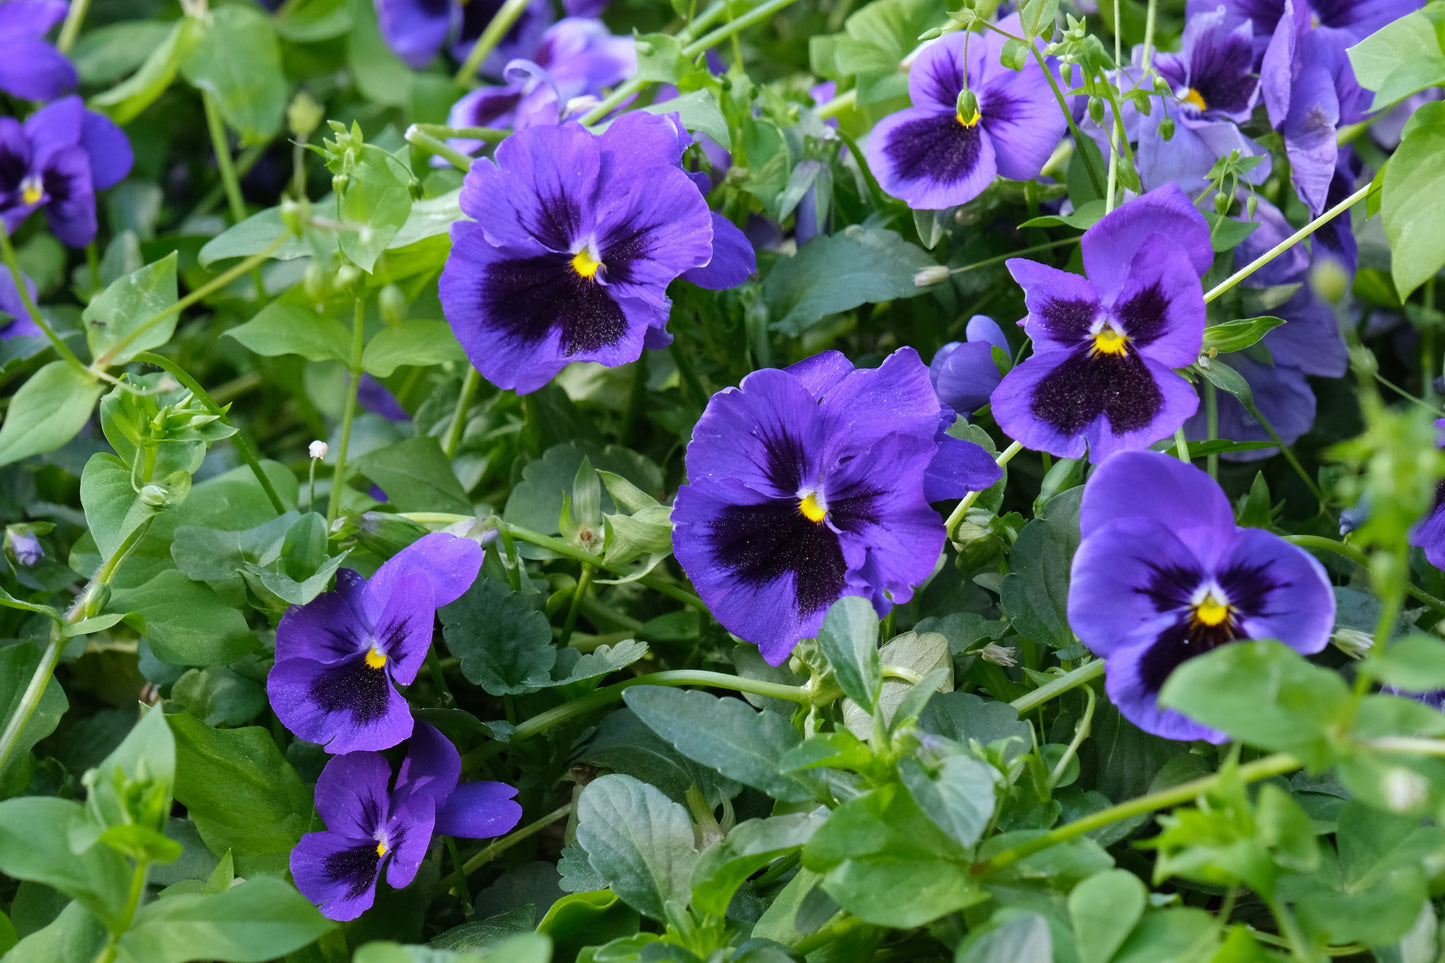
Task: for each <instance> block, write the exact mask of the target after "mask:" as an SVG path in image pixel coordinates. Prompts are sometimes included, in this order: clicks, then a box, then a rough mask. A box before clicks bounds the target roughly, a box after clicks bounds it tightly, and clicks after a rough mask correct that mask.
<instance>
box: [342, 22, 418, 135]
mask: <svg viewBox="0 0 1445 963" xmlns="http://www.w3.org/2000/svg"><path fill="white" fill-rule="evenodd" d="M349 6H350V10H351V32H350V33H348V34H347V35H346V62H347V65H348V66H349V67H350V68H351V76H352V77H354V78H355V79H356V86H357V88H358V89H359V90H360V91H361V93H362V94H363V95H365V97H366V99H367V100H369V101H372V102H374V103H377V104H385V105H387V106H389V107H407V108H409V107H411V91H412V84H413V79H412V71H411V68H410V67H408V66H407V65H406V64H404V63H402V62H401V60H400V59H398V58H397V56H396V54H394V53H392V51H391V48H390V47H388V46H387V45H386V41H385V40H383V39H382V37H381V31H380V29H379V28H378V27H377V25H376V8H375V7H373V6H372V3H371V0H349Z"/></svg>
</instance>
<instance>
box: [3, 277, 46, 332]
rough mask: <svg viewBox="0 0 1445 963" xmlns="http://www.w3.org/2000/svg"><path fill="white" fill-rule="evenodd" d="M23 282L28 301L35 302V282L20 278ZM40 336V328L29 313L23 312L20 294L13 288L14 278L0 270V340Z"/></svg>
mask: <svg viewBox="0 0 1445 963" xmlns="http://www.w3.org/2000/svg"><path fill="white" fill-rule="evenodd" d="M20 277H21V280H23V281H24V282H25V289H26V291H27V292H29V294H30V301H31V303H32V304H33V303H34V302H35V282H34V281H31V280H30V279H29V278H27V277H25V276H24V275H23V274H22V275H21V276H20ZM41 334H42V332H41V330H40V326H39V325H37V324H36V323H35V320H34V319H33V318H31V317H30V312H29V311H27V310H25V302H24V301H22V300H21V299H20V292H19V291H18V290H17V289H16V287H15V278H14V277H13V276H11V274H10V272H9V271H7V270H5V269H4V268H0V338H15V337H20V336H22V335H31V336H35V337H39V336H40V335H41Z"/></svg>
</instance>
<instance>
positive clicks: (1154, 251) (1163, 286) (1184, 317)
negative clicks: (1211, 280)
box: [1108, 234, 1205, 368]
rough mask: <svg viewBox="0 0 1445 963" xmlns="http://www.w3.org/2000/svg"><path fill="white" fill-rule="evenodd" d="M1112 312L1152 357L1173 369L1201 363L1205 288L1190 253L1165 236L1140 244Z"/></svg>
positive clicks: (1136, 344)
mask: <svg viewBox="0 0 1445 963" xmlns="http://www.w3.org/2000/svg"><path fill="white" fill-rule="evenodd" d="M1108 312H1109V315H1110V316H1111V317H1112V318H1113V319H1114V320H1115V321H1117V322H1118V324H1119V327H1120V328H1121V329H1122V330H1123V332H1124V333H1125V334H1126V335H1128V337H1129V341H1130V344H1131V346H1133V347H1134V348H1136V349H1137V350H1138V351H1139V352H1140V353H1141V354H1143V355H1145V356H1146V357H1148V358H1151V359H1152V360H1154V361H1157V362H1159V363H1160V364H1164V365H1168V366H1169V367H1171V368H1183V367H1187V366H1188V365H1191V364H1193V363H1194V362H1195V361H1197V360H1198V359H1199V349H1200V348H1201V347H1202V346H1203V343H1204V316H1205V307H1204V288H1203V287H1202V286H1201V285H1200V283H1199V275H1198V274H1196V273H1195V271H1194V266H1193V265H1192V264H1191V263H1190V262H1189V258H1188V256H1187V255H1186V254H1185V252H1184V250H1183V249H1182V248H1180V247H1179V245H1177V244H1175V243H1174V242H1173V241H1172V240H1170V239H1169V238H1168V237H1166V236H1164V235H1163V234H1151V235H1149V237H1148V238H1146V239H1145V241H1144V243H1143V245H1141V246H1140V248H1139V250H1138V253H1136V254H1135V255H1134V259H1133V263H1131V264H1130V265H1129V273H1128V275H1127V276H1126V277H1125V278H1124V282H1123V284H1122V286H1121V287H1120V288H1119V293H1118V296H1117V297H1116V298H1115V299H1114V303H1113V304H1112V305H1110V306H1109V308H1108Z"/></svg>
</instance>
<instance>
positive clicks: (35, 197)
mask: <svg viewBox="0 0 1445 963" xmlns="http://www.w3.org/2000/svg"><path fill="white" fill-rule="evenodd" d="M44 196H45V185H44V184H43V183H41V180H40V178H38V177H33V176H32V177H27V178H25V180H23V181H21V182H20V200H21V202H22V203H25V204H39V203H40V199H41V198H42V197H44Z"/></svg>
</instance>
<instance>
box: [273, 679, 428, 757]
mask: <svg viewBox="0 0 1445 963" xmlns="http://www.w3.org/2000/svg"><path fill="white" fill-rule="evenodd" d="M266 694H267V696H268V697H269V698H270V700H271V708H272V709H273V710H274V711H275V713H276V718H278V719H280V720H281V722H282V724H283V725H285V726H286V728H287V729H290V730H291V731H292V732H294V733H295V734H296V735H298V736H300V737H301V738H302V739H305V740H307V741H308V742H315V743H319V744H321V745H323V746H325V747H326V750H327V751H328V752H332V753H344V752H354V751H356V750H359V749H371V750H379V749H387V748H389V747H391V746H394V745H396V744H397V743H398V742H401V741H402V740H403V739H405V738H406V737H407V736H409V735H411V729H412V718H411V707H410V706H408V705H407V701H406V700H405V699H403V698H402V697H401V694H400V693H399V692H397V691H396V689H394V688H392V685H391V679H390V678H388V676H387V674H386V671H385V670H384V669H373V668H371V667H370V666H368V665H367V664H366V662H365V661H363V660H362V659H356V660H355V661H353V662H344V663H341V664H339V665H323V664H322V663H320V662H314V661H312V660H311V659H287V660H286V661H284V662H278V663H276V665H275V666H273V667H272V668H271V672H270V674H269V675H268V676H267V677H266Z"/></svg>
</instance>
